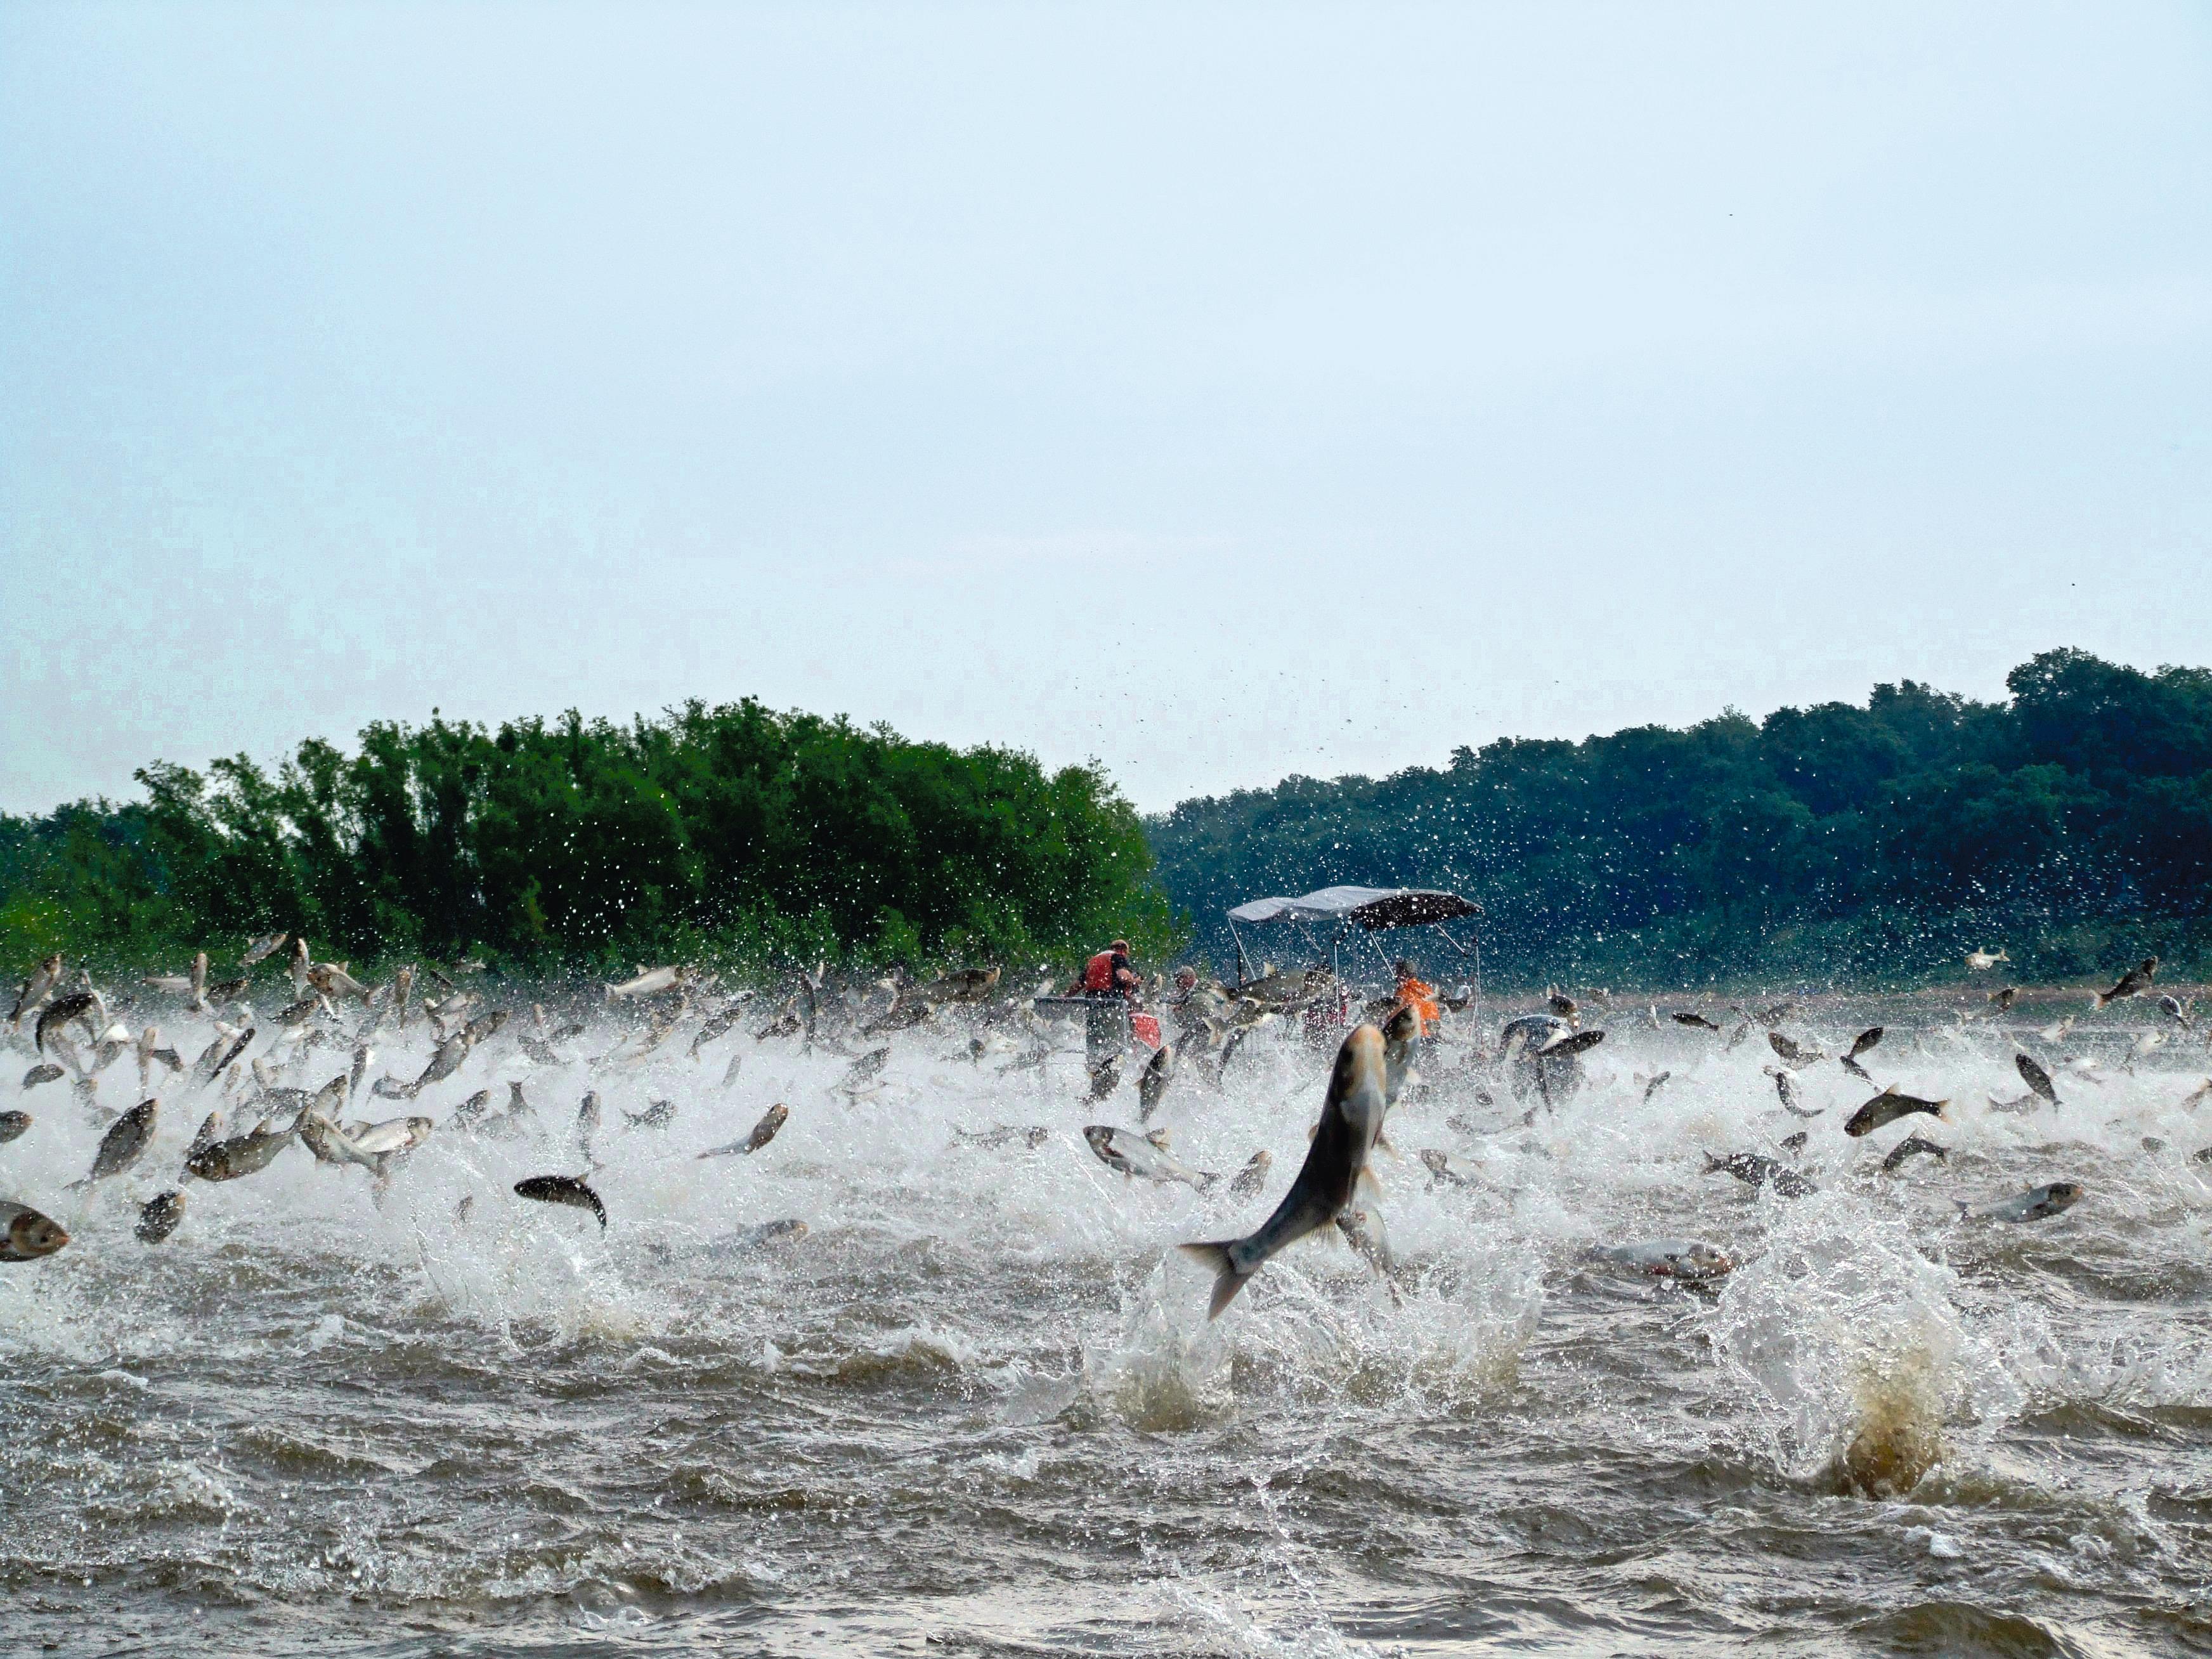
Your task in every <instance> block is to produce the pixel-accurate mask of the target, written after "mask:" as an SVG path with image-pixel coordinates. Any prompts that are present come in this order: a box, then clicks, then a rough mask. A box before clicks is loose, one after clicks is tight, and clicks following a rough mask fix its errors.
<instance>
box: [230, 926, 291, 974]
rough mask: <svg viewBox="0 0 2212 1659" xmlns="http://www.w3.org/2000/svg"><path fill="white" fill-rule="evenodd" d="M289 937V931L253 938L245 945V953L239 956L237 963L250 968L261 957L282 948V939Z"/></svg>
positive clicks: (274, 953) (270, 954) (272, 954)
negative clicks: (249, 943)
mask: <svg viewBox="0 0 2212 1659" xmlns="http://www.w3.org/2000/svg"><path fill="white" fill-rule="evenodd" d="M290 937H291V935H289V933H271V934H270V935H269V937H268V938H266V939H256V940H254V941H253V943H252V944H251V945H247V946H246V954H245V955H244V956H242V957H239V959H238V965H239V966H240V967H241V968H251V967H252V966H253V964H254V963H257V962H259V961H261V960H262V959H263V958H264V957H273V956H275V955H276V953H277V952H278V951H281V950H283V948H284V941H285V940H286V939H289V938H290Z"/></svg>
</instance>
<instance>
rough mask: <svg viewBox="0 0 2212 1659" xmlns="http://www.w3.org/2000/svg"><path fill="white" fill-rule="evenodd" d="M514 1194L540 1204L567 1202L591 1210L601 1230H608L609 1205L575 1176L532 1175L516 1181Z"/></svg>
mask: <svg viewBox="0 0 2212 1659" xmlns="http://www.w3.org/2000/svg"><path fill="white" fill-rule="evenodd" d="M514 1195H515V1196H516V1197H517V1198H527V1199H531V1200H534V1201H536V1202H537V1203H539V1204H565V1205H567V1206H569V1207H570V1208H571V1209H576V1210H589V1211H590V1212H592V1214H593V1215H595V1216H597V1217H598V1218H599V1231H602V1232H605V1231H606V1226H607V1206H605V1205H604V1204H602V1203H600V1202H599V1194H597V1193H595V1192H593V1191H592V1189H591V1188H589V1187H586V1185H585V1184H584V1183H583V1182H580V1181H579V1180H578V1179H577V1178H576V1177H575V1176H564V1175H543V1176H529V1177H527V1178H526V1179H525V1180H521V1181H518V1182H515V1183H514Z"/></svg>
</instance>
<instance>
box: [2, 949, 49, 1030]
mask: <svg viewBox="0 0 2212 1659" xmlns="http://www.w3.org/2000/svg"><path fill="white" fill-rule="evenodd" d="M61 982H62V958H61V953H60V952H59V951H56V952H55V953H54V954H53V955H52V956H50V957H46V959H45V960H44V961H42V962H40V963H39V965H38V966H37V967H36V968H33V969H32V970H31V976H30V977H29V978H28V979H27V980H25V981H23V983H22V986H21V988H20V989H19V990H18V991H17V992H16V994H15V1012H13V1013H11V1014H9V1016H8V1029H9V1030H11V1031H20V1030H22V1029H23V1016H24V1015H26V1014H27V1013H29V1012H31V1010H32V1009H33V1008H35V1007H37V1006H39V1005H40V1003H41V1002H44V1001H45V1000H46V994H47V993H48V992H49V991H52V989H53V988H54V987H55V986H57V985H58V984H60V983H61Z"/></svg>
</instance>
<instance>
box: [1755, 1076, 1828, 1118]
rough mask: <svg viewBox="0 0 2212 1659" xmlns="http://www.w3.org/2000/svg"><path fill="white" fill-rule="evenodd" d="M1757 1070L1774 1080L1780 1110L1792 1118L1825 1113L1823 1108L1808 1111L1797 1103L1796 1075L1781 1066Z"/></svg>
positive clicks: (1825, 1109)
mask: <svg viewBox="0 0 2212 1659" xmlns="http://www.w3.org/2000/svg"><path fill="white" fill-rule="evenodd" d="M1759 1069H1760V1070H1761V1071H1763V1072H1765V1073H1766V1074H1767V1076H1769V1077H1771V1078H1772V1079H1774V1092H1775V1093H1776V1094H1778V1095H1779V1096H1780V1097H1782V1109H1784V1111H1786V1112H1788V1113H1789V1114H1790V1115H1791V1116H1792V1117H1819V1116H1820V1115H1823V1114H1824V1113H1826V1111H1827V1108H1826V1107H1825V1106H1822V1107H1819V1108H1817V1109H1814V1110H1811V1111H1808V1110H1807V1109H1805V1108H1804V1107H1802V1106H1800V1105H1799V1104H1798V1103H1797V1073H1795V1072H1793V1071H1790V1069H1789V1068H1788V1067H1786V1066H1761V1067H1759Z"/></svg>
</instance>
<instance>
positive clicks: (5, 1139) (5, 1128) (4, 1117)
mask: <svg viewBox="0 0 2212 1659" xmlns="http://www.w3.org/2000/svg"><path fill="white" fill-rule="evenodd" d="M30 1127H31V1115H30V1114H29V1113H28V1112H0V1146H6V1145H7V1144H8V1143H9V1141H11V1140H14V1139H17V1138H18V1137H20V1136H21V1135H23V1134H24V1133H27V1132H28V1131H29V1129H30Z"/></svg>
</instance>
